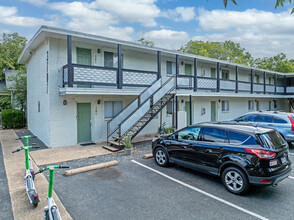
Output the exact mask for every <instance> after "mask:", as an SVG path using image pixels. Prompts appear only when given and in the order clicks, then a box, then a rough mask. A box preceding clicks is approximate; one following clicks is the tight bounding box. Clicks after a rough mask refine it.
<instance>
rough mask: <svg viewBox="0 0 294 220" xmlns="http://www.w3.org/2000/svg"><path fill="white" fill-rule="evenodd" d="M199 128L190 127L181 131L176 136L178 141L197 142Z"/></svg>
mask: <svg viewBox="0 0 294 220" xmlns="http://www.w3.org/2000/svg"><path fill="white" fill-rule="evenodd" d="M200 130H201V128H200V127H190V128H186V129H184V130H181V131H179V132H178V134H177V139H178V140H191V141H197V140H198V137H199V134H200Z"/></svg>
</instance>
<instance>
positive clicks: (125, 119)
mask: <svg viewBox="0 0 294 220" xmlns="http://www.w3.org/2000/svg"><path fill="white" fill-rule="evenodd" d="M174 89H175V78H174V77H171V78H170V79H169V80H167V81H166V82H165V83H164V84H162V79H159V80H157V81H156V82H155V83H154V84H153V85H152V86H151V87H148V88H146V89H145V90H144V91H143V92H142V93H141V94H140V95H139V96H138V97H137V98H136V99H135V100H134V101H133V102H131V103H130V104H129V105H128V106H127V107H125V108H124V109H123V110H122V111H121V112H120V113H119V114H118V115H117V116H116V117H114V118H113V119H112V120H110V121H109V122H108V123H107V146H104V148H105V149H107V150H110V151H118V150H121V149H123V147H124V145H123V139H124V137H126V136H128V137H130V138H131V140H132V139H134V138H135V137H136V136H137V135H138V134H139V133H140V131H142V129H143V128H144V127H145V126H146V125H147V124H148V123H149V122H150V121H151V120H152V119H153V118H154V117H155V116H156V115H157V114H158V113H159V112H160V111H161V110H162V109H163V108H164V107H165V106H166V105H167V104H168V103H169V102H170V101H171V100H172V99H173V98H174V96H175V94H174Z"/></svg>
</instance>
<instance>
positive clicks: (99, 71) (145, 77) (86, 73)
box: [62, 64, 157, 87]
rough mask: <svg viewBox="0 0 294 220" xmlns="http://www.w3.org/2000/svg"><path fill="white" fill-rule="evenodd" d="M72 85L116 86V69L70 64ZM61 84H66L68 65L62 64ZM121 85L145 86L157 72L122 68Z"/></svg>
mask: <svg viewBox="0 0 294 220" xmlns="http://www.w3.org/2000/svg"><path fill="white" fill-rule="evenodd" d="M72 66H73V84H74V85H90V86H91V85H100V86H117V84H118V73H117V71H118V69H117V68H110V67H99V66H88V65H80V64H72ZM62 78H63V86H65V85H68V78H69V77H68V65H65V66H63V77H62ZM122 79H123V80H122V82H123V84H122V85H123V86H132V87H147V86H151V85H152V84H153V83H154V82H155V81H156V80H157V72H155V71H154V72H153V71H141V70H131V69H122Z"/></svg>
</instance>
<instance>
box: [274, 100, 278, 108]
mask: <svg viewBox="0 0 294 220" xmlns="http://www.w3.org/2000/svg"><path fill="white" fill-rule="evenodd" d="M273 102H274V108H278V104H277V100H274V101H273Z"/></svg>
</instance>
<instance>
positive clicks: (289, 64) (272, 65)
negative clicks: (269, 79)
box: [254, 53, 294, 73]
mask: <svg viewBox="0 0 294 220" xmlns="http://www.w3.org/2000/svg"><path fill="white" fill-rule="evenodd" d="M293 64H294V62H293V60H288V59H287V57H286V54H284V53H280V54H278V55H277V56H273V57H269V58H267V57H265V58H258V59H256V60H255V65H254V66H256V67H258V68H261V69H268V70H272V71H276V72H281V73H293V72H294V65H293Z"/></svg>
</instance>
